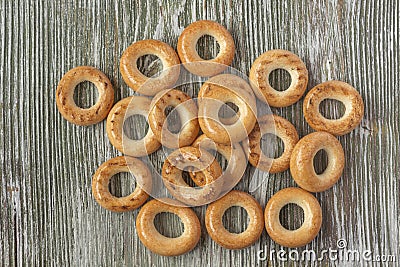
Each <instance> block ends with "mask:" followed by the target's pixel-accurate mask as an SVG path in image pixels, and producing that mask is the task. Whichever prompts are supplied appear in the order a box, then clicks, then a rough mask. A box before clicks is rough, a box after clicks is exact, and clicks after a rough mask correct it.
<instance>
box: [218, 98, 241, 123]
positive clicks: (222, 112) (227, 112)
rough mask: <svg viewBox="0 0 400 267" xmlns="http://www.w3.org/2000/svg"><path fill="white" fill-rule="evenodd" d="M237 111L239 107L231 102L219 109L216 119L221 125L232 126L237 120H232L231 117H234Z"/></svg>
mask: <svg viewBox="0 0 400 267" xmlns="http://www.w3.org/2000/svg"><path fill="white" fill-rule="evenodd" d="M238 111H239V107H238V106H237V105H236V104H234V103H232V102H227V103H225V104H223V105H222V106H221V107H220V108H219V111H218V118H219V119H220V120H221V122H222V123H223V124H225V125H232V124H234V123H235V122H236V121H237V120H238V118H233V116H235V115H236V114H237V113H238Z"/></svg>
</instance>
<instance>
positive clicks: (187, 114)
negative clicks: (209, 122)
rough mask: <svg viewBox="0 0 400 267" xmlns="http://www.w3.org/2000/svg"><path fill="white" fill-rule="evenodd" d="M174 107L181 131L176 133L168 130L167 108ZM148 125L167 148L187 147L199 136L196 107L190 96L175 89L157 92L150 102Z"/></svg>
mask: <svg viewBox="0 0 400 267" xmlns="http://www.w3.org/2000/svg"><path fill="white" fill-rule="evenodd" d="M170 106H172V107H174V108H175V109H176V111H177V112H178V114H179V118H180V122H181V129H180V131H179V132H178V133H172V132H171V131H169V130H168V122H167V116H166V115H165V110H166V109H167V107H170ZM149 125H150V128H151V130H152V131H153V133H154V135H155V137H156V138H157V140H158V141H159V142H160V143H161V144H162V145H163V146H166V147H168V148H178V147H183V146H189V145H191V144H192V143H193V141H194V140H195V139H196V137H197V136H198V134H199V130H200V127H199V122H198V120H197V106H196V103H195V102H194V101H193V99H192V98H190V96H188V95H187V94H185V93H184V92H182V91H180V90H176V89H170V90H164V91H161V92H159V93H158V94H157V95H156V96H155V97H154V98H153V100H152V101H151V105H150V112H149Z"/></svg>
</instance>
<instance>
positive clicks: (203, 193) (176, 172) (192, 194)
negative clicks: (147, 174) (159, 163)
mask: <svg viewBox="0 0 400 267" xmlns="http://www.w3.org/2000/svg"><path fill="white" fill-rule="evenodd" d="M187 168H189V169H191V168H193V169H196V170H198V171H201V172H202V173H203V174H204V177H205V185H204V186H202V187H200V188H193V187H190V186H189V185H188V184H187V183H186V182H185V180H184V179H183V177H182V172H183V171H184V170H186V169H187ZM221 175H222V169H221V166H220V165H219V163H218V162H217V161H216V160H215V158H214V157H213V156H212V155H211V154H210V153H208V152H207V151H204V150H200V149H198V148H195V147H181V148H179V149H177V150H175V151H173V152H172V153H171V154H169V155H168V157H167V159H166V160H165V161H164V164H163V167H162V179H163V182H164V185H165V187H166V188H167V189H168V191H169V193H170V194H171V195H172V196H174V197H175V198H176V199H177V200H179V201H181V202H182V203H184V204H187V205H192V206H201V205H205V204H207V203H210V202H211V201H214V200H215V199H217V198H218V197H219V196H220V194H219V193H220V191H221V187H222V183H223V181H222V180H220V179H218V178H219V177H220V176H221Z"/></svg>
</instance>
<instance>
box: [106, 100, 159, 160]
mask: <svg viewBox="0 0 400 267" xmlns="http://www.w3.org/2000/svg"><path fill="white" fill-rule="evenodd" d="M150 103H151V100H150V99H148V98H147V97H143V96H130V97H127V98H124V99H122V100H120V101H119V102H118V103H116V104H115V105H114V107H113V108H112V109H111V111H110V113H109V114H108V117H107V124H106V126H107V135H108V139H109V140H110V142H111V144H112V145H113V146H114V147H115V148H116V149H118V150H119V151H121V152H122V153H124V154H125V155H129V156H133V157H143V156H146V155H149V154H151V153H153V152H154V151H156V150H157V149H158V148H159V147H160V146H161V144H160V143H159V142H158V141H157V138H156V137H155V136H154V134H153V132H152V130H151V128H150V127H149V129H148V131H147V133H146V135H145V137H143V138H142V139H140V140H133V139H130V138H129V137H128V136H126V134H125V132H124V122H125V120H126V119H127V118H129V117H130V116H133V115H137V114H138V115H142V116H144V117H145V118H146V119H147V117H148V114H149V108H150Z"/></svg>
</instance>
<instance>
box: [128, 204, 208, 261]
mask: <svg viewBox="0 0 400 267" xmlns="http://www.w3.org/2000/svg"><path fill="white" fill-rule="evenodd" d="M162 200H163V199H160V200H155V199H153V200H151V201H149V202H147V203H146V204H145V205H144V206H143V207H142V208H141V209H140V211H139V214H138V216H137V218H136V230H137V233H138V236H139V239H140V241H142V243H143V244H144V245H145V246H146V247H147V248H148V249H150V250H151V251H153V252H154V253H157V254H160V255H163V256H178V255H182V254H184V253H186V252H188V251H190V250H192V249H193V248H194V247H195V246H196V245H197V243H198V242H199V240H200V236H201V226H200V221H199V219H198V218H197V215H196V213H195V212H194V211H193V210H192V209H190V208H185V207H176V206H172V205H168V204H166V203H164V202H162ZM168 201H171V200H168ZM162 212H169V213H173V214H175V215H177V216H178V217H179V218H180V219H181V221H182V223H183V225H184V230H183V233H182V235H181V236H179V237H175V238H170V237H166V236H164V235H162V234H160V233H159V232H158V231H157V229H156V228H155V226H154V218H155V217H156V215H157V214H159V213H162Z"/></svg>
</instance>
